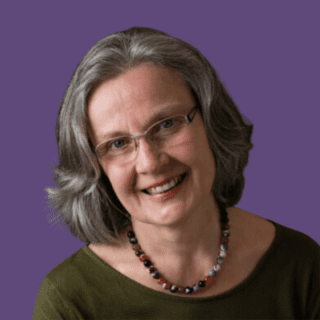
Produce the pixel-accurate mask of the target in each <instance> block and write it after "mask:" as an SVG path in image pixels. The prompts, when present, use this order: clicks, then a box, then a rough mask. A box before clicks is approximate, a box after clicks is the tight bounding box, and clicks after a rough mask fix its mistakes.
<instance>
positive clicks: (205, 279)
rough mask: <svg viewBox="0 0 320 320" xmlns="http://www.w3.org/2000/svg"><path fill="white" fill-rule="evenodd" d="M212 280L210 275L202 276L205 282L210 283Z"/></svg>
mask: <svg viewBox="0 0 320 320" xmlns="http://www.w3.org/2000/svg"><path fill="white" fill-rule="evenodd" d="M212 280H213V279H212V278H211V277H210V276H205V277H204V281H205V282H206V283H207V284H209V283H211V282H212Z"/></svg>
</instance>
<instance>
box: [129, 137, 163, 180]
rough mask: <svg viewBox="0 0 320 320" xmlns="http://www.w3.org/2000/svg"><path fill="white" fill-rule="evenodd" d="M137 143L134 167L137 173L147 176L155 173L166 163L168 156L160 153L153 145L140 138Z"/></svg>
mask: <svg viewBox="0 0 320 320" xmlns="http://www.w3.org/2000/svg"><path fill="white" fill-rule="evenodd" d="M136 143H137V151H136V153H137V155H136V159H135V166H136V171H137V173H140V174H148V173H157V172H158V171H160V169H161V168H162V167H163V166H164V165H165V164H166V163H168V156H167V155H166V154H165V153H164V152H161V150H159V149H158V148H157V146H156V145H155V144H152V143H150V141H148V140H147V139H145V138H140V139H139V141H137V140H136Z"/></svg>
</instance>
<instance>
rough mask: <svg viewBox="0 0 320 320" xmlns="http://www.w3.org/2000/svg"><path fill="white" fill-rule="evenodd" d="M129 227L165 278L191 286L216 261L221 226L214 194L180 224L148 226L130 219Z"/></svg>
mask: <svg viewBox="0 0 320 320" xmlns="http://www.w3.org/2000/svg"><path fill="white" fill-rule="evenodd" d="M132 226H133V230H134V232H135V234H136V237H137V239H138V242H139V244H140V245H141V247H142V250H143V251H144V252H145V253H146V254H147V255H148V256H149V257H150V260H151V261H152V263H153V265H154V266H155V267H156V268H157V269H158V270H159V272H160V273H162V274H163V275H164V276H165V277H166V278H167V279H168V281H172V282H173V283H177V284H179V285H182V286H186V285H190V284H192V283H193V281H198V280H199V279H200V278H201V277H203V276H204V275H205V274H207V272H208V271H209V270H210V269H211V268H212V266H213V265H214V264H215V260H216V258H217V252H218V250H219V245H220V237H221V226H220V214H219V207H218V205H217V204H216V202H215V201H214V198H213V197H212V198H210V199H209V200H208V202H207V203H206V204H203V205H202V206H201V208H199V210H197V212H194V213H193V214H191V215H189V217H188V218H187V219H185V220H184V221H182V222H179V224H176V225H151V224H146V223H143V222H141V221H137V220H132Z"/></svg>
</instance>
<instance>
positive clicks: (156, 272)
mask: <svg viewBox="0 0 320 320" xmlns="http://www.w3.org/2000/svg"><path fill="white" fill-rule="evenodd" d="M152 278H153V279H159V278H160V274H159V272H158V271H154V272H153V273H152Z"/></svg>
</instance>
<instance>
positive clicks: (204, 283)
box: [198, 280, 206, 288]
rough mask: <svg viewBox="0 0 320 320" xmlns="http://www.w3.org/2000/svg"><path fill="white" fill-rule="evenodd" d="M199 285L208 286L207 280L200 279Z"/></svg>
mask: <svg viewBox="0 0 320 320" xmlns="http://www.w3.org/2000/svg"><path fill="white" fill-rule="evenodd" d="M198 286H199V287H201V288H204V287H205V286H206V282H205V281H204V280H200V281H199V282H198Z"/></svg>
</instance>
